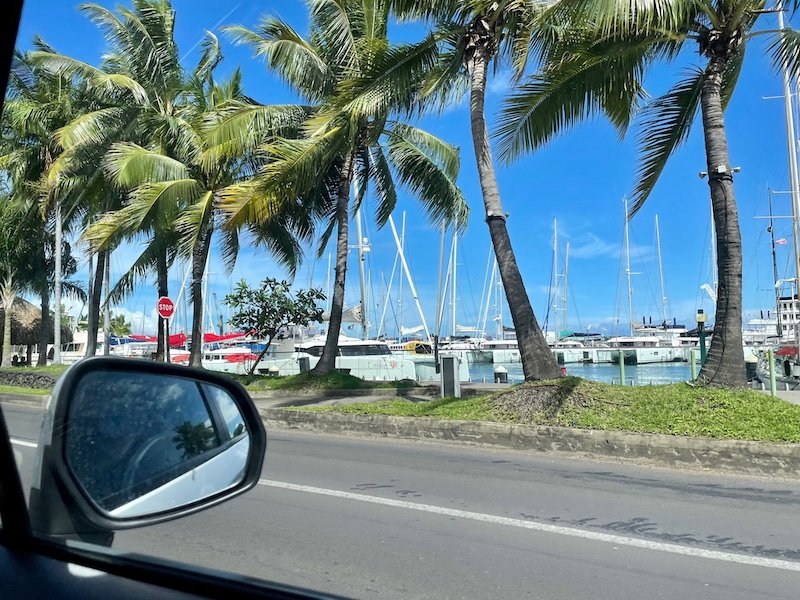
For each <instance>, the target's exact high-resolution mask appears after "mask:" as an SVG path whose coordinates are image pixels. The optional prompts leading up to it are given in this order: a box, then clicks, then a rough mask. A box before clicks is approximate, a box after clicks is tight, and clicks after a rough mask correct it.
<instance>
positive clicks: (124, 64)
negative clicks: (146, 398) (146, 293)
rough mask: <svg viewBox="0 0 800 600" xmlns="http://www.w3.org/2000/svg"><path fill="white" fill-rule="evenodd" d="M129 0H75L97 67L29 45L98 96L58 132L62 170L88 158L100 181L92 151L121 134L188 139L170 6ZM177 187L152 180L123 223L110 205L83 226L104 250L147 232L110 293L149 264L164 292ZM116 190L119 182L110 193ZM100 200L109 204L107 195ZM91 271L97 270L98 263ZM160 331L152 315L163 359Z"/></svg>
mask: <svg viewBox="0 0 800 600" xmlns="http://www.w3.org/2000/svg"><path fill="white" fill-rule="evenodd" d="M132 4H133V7H132V9H129V8H127V7H122V6H121V7H119V8H118V9H117V13H115V12H113V11H111V10H109V9H106V8H104V7H102V6H98V5H93V4H86V5H82V6H81V10H82V11H83V12H85V13H86V14H87V15H88V16H89V18H90V19H91V20H92V21H93V22H94V23H95V24H96V25H97V26H98V27H99V28H100V29H102V30H103V32H104V34H105V37H106V41H107V44H108V47H107V51H106V53H105V54H104V63H103V65H102V66H101V67H100V68H98V67H94V66H91V65H89V64H86V63H84V62H81V61H78V60H76V59H74V58H71V57H68V56H64V55H60V54H57V53H54V52H47V51H40V52H35V53H33V59H34V60H35V61H36V63H37V64H38V65H41V66H42V67H44V68H47V69H48V70H50V71H52V72H54V73H57V74H59V75H62V76H65V77H69V78H72V79H77V80H79V81H81V82H82V83H83V84H84V85H85V86H86V87H87V89H89V90H91V91H92V92H94V94H95V97H96V100H97V102H98V104H102V106H99V107H98V108H96V109H95V110H91V111H88V112H85V113H84V114H82V115H81V116H79V117H78V118H76V119H74V120H73V121H72V122H70V123H69V124H68V125H67V126H65V127H64V128H63V129H62V130H61V132H60V141H61V144H62V146H63V147H64V149H65V155H66V158H65V159H64V160H63V161H62V162H63V165H62V166H63V168H64V170H65V171H72V172H80V171H81V170H82V169H85V168H87V164H88V165H92V166H93V167H94V173H95V177H94V181H98V180H99V181H102V171H101V170H98V169H97V166H98V164H100V161H98V160H97V157H98V156H102V155H104V154H105V153H106V151H107V150H108V149H109V148H110V147H111V146H112V145H113V144H114V143H118V142H121V141H128V142H130V143H135V144H137V145H139V146H140V147H143V148H149V149H153V148H157V149H158V151H159V152H160V153H161V154H163V155H164V156H166V157H170V156H174V155H179V154H181V153H183V152H186V151H187V148H188V147H190V146H191V143H192V139H191V137H190V135H191V134H190V133H188V132H190V130H191V128H189V127H186V126H185V124H184V122H183V119H182V116H181V114H180V106H181V99H182V96H183V94H184V91H185V89H184V84H185V81H184V74H183V70H182V68H181V66H180V61H179V55H178V49H177V45H176V44H175V40H174V35H173V33H174V26H175V12H174V11H173V9H172V6H171V3H170V2H169V1H168V0H134V1H133V3H132ZM187 136H189V137H187ZM126 183H127V187H128V188H129V189H130V188H137V187H138V186H140V185H145V184H148V180H135V179H131V180H129V181H127V182H126ZM180 189H181V188H180V185H163V184H162V185H159V184H158V183H152V185H149V187H143V188H141V189H139V190H138V194H139V196H142V195H145V194H147V197H148V198H149V200H150V201H151V202H150V204H149V207H147V208H145V205H144V204H141V203H140V204H139V205H138V208H137V207H131V206H126V207H125V209H124V210H125V211H126V212H124V213H123V215H122V217H119V218H118V219H117V221H116V222H117V223H119V222H121V223H124V227H123V228H122V229H119V230H115V229H113V228H112V227H111V226H110V225H111V224H112V221H111V219H110V217H109V216H110V215H111V214H112V213H111V212H106V216H104V217H102V218H101V219H99V220H98V221H97V222H96V223H95V224H94V225H93V226H92V227H90V229H89V232H90V233H88V234H87V236H86V238H87V239H88V240H89V241H90V243H91V249H92V250H93V251H109V250H111V249H113V247H114V246H115V245H116V244H118V243H120V242H121V241H122V240H124V239H142V238H145V239H146V240H147V242H146V243H145V244H144V248H143V251H142V253H141V254H140V256H139V257H138V258H137V260H136V261H135V262H134V265H133V266H132V268H131V270H130V271H129V272H128V273H127V274H126V275H125V276H123V278H122V280H121V281H120V282H118V284H117V285H116V286H115V297H119V296H121V295H124V294H125V293H128V292H130V291H131V290H132V289H133V287H134V285H135V283H136V281H138V279H140V278H141V277H142V276H144V275H146V274H147V273H150V272H153V271H154V272H155V273H156V287H157V292H158V294H159V296H162V295H163V296H166V295H168V291H169V289H168V280H167V273H168V269H169V266H170V265H171V263H172V261H173V260H174V258H175V250H174V248H175V244H176V241H177V235H176V234H175V231H174V227H173V224H174V221H175V218H176V217H177V214H178V212H179V207H178V205H177V198H178V196H179V192H180ZM123 192H124V190H118V191H117V192H116V196H117V198H120V197H121V195H122V193H123ZM137 197H138V196H137ZM103 208H105V209H106V211H108V210H109V209H113V203H110V202H106V203H105V205H104V206H103ZM99 262H100V261H98V263H99ZM97 273H102V270H101V269H100V264H98V271H97ZM97 279H99V278H98V277H95V283H97ZM95 308H97V307H95ZM92 312H93V311H92V310H90V315H91V314H92ZM95 312H96V311H95ZM166 337H167V321H166V320H164V319H159V324H158V340H159V346H158V352H157V355H158V358H159V359H162V360H165V359H166V358H167V356H168V348H167V347H166V345H165V344H164V341H163V340H165V339H166ZM90 338H91V333H90Z"/></svg>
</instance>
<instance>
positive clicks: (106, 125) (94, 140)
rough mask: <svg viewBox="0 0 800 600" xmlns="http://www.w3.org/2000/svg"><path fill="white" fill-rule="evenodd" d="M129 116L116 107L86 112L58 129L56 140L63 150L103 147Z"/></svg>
mask: <svg viewBox="0 0 800 600" xmlns="http://www.w3.org/2000/svg"><path fill="white" fill-rule="evenodd" d="M130 116H132V115H131V114H130V113H129V112H128V111H127V110H126V108H124V107H118V106H111V107H107V108H101V109H98V110H94V111H90V112H86V113H83V114H80V115H78V116H77V117H76V118H75V119H73V120H72V121H71V122H70V123H68V124H67V125H65V126H64V127H62V128H61V129H59V130H58V131H57V132H56V139H57V140H58V143H59V144H61V147H62V148H64V149H65V150H69V149H71V148H73V147H74V146H79V145H88V144H91V145H95V146H101V145H105V144H108V142H109V139H111V137H112V136H114V135H116V134H117V133H118V132H119V131H120V130H121V129H123V128H124V127H125V125H126V124H125V123H123V122H122V121H123V120H125V119H126V118H128V117H130ZM109 134H110V135H109Z"/></svg>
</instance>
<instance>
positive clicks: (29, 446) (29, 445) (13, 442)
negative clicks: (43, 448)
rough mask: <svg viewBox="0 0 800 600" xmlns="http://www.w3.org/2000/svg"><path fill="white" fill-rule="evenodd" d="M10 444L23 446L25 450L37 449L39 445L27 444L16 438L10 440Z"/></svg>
mask: <svg viewBox="0 0 800 600" xmlns="http://www.w3.org/2000/svg"><path fill="white" fill-rule="evenodd" d="M11 443H12V444H14V445H16V446H25V447H26V448H38V447H39V444H36V443H35V442H28V441H25V440H18V439H16V438H11Z"/></svg>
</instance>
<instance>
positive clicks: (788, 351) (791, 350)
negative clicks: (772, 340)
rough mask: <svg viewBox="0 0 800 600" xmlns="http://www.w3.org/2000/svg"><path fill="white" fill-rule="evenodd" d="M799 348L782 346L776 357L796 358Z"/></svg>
mask: <svg viewBox="0 0 800 600" xmlns="http://www.w3.org/2000/svg"><path fill="white" fill-rule="evenodd" d="M796 355H797V346H781V347H780V348H778V350H777V351H776V352H775V356H796Z"/></svg>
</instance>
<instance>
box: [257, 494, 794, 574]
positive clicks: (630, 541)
mask: <svg viewBox="0 0 800 600" xmlns="http://www.w3.org/2000/svg"><path fill="white" fill-rule="evenodd" d="M258 483H259V484H260V485H264V486H268V487H274V488H281V489H284V490H292V491H296V492H307V493H311V494H320V495H323V496H333V497H335V498H344V499H346V500H358V501H360V502H371V503H372V504H382V505H384V506H393V507H395V508H405V509H409V510H417V511H420V512H427V513H433V514H436V515H445V516H448V517H459V518H462V519H470V520H472V521H483V522H484V523H494V524H496V525H507V526H510V527H519V528H521V529H531V530H533V531H541V532H544V533H554V534H557V535H566V536H570V537H577V538H583V539H587V540H594V541H598V542H606V543H609V544H617V545H620V546H631V547H634V548H643V549H645V550H657V551H659V552H670V553H672V554H682V555H684V556H696V557H698V558H708V559H711V560H720V561H725V562H732V563H739V564H743V565H752V566H756V567H767V568H770V569H782V570H785V571H798V572H800V562H792V561H788V560H779V559H775V558H764V557H760V556H749V555H746V554H735V553H732V552H720V551H718V550H706V549H704V548H694V547H691V546H681V545H679V544H668V543H665V542H655V541H652V540H643V539H640V538H634V537H627V536H622V535H614V534H610V533H601V532H599V531H588V530H586V529H578V528H575V527H563V526H561V525H552V524H550V523H540V522H538V521H527V520H524V519H512V518H509V517H499V516H497V515H488V514H484V513H478V512H472V511H467V510H458V509H456V508H446V507H444V506H435V505H432V504H419V503H417V502H408V501H406V500H394V499H392V498H381V497H379V496H368V495H366V494H355V493H353V492H343V491H340V490H330V489H326V488H319V487H313V486H310V485H298V484H296V483H286V482H283V481H273V480H270V479H261V480H259V482H258Z"/></svg>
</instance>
